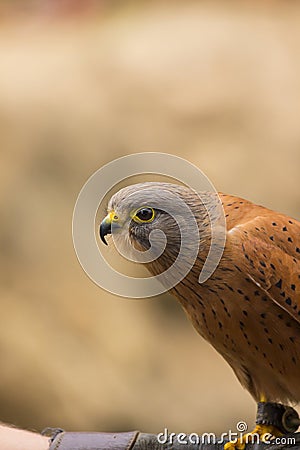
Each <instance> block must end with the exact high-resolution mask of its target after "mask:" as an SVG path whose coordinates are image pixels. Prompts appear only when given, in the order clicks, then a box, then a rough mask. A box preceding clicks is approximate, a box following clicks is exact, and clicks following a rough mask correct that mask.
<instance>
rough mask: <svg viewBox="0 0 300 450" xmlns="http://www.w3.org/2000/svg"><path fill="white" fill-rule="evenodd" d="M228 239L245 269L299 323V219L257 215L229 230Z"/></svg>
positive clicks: (247, 274)
mask: <svg viewBox="0 0 300 450" xmlns="http://www.w3.org/2000/svg"><path fill="white" fill-rule="evenodd" d="M270 217H271V220H270ZM274 217H276V219H274ZM228 239H229V241H231V243H232V244H233V245H232V248H233V251H235V252H239V254H237V255H236V256H238V257H239V261H241V267H240V268H241V270H242V271H243V273H244V274H245V275H246V276H248V277H249V280H251V281H252V282H253V283H255V284H256V286H257V288H258V289H259V290H261V291H263V292H264V293H265V295H267V296H268V297H269V298H270V299H272V300H273V301H274V302H275V303H276V304H277V305H279V306H280V307H281V308H282V309H284V310H285V311H287V312H288V313H289V314H290V316H291V317H293V318H294V319H295V320H297V322H299V323H300V223H299V222H297V221H296V220H293V219H290V218H289V217H286V216H284V215H281V214H275V213H274V215H273V217H272V216H269V215H267V216H258V217H256V218H255V219H253V220H250V221H249V222H246V223H243V224H242V225H237V226H235V227H234V228H232V229H231V230H229V235H228Z"/></svg>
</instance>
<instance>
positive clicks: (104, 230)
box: [99, 222, 111, 245]
mask: <svg viewBox="0 0 300 450" xmlns="http://www.w3.org/2000/svg"><path fill="white" fill-rule="evenodd" d="M99 234H100V238H101V241H102V242H103V243H104V244H105V245H108V244H107V242H106V239H105V236H106V235H107V234H111V224H110V223H109V222H102V223H101V225H100V230H99Z"/></svg>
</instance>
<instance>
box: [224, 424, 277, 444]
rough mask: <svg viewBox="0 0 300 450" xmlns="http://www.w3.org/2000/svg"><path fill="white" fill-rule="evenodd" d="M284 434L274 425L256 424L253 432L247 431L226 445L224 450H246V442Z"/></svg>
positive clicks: (254, 442)
mask: <svg viewBox="0 0 300 450" xmlns="http://www.w3.org/2000/svg"><path fill="white" fill-rule="evenodd" d="M280 436H283V434H282V433H281V432H280V431H279V430H278V429H277V428H275V427H274V426H273V425H256V427H255V428H254V430H253V431H251V433H245V434H244V435H243V436H242V437H241V438H239V439H236V440H234V441H231V442H227V443H226V444H225V445H224V450H244V449H245V447H246V444H251V443H253V444H256V443H258V441H262V442H264V439H266V440H267V441H269V440H270V439H271V438H272V437H280Z"/></svg>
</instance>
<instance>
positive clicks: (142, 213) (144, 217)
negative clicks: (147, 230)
mask: <svg viewBox="0 0 300 450" xmlns="http://www.w3.org/2000/svg"><path fill="white" fill-rule="evenodd" d="M135 216H136V217H137V218H138V219H139V220H141V221H142V222H150V221H151V220H153V219H154V210H153V209H152V208H141V209H139V210H138V211H137V212H136V213H135Z"/></svg>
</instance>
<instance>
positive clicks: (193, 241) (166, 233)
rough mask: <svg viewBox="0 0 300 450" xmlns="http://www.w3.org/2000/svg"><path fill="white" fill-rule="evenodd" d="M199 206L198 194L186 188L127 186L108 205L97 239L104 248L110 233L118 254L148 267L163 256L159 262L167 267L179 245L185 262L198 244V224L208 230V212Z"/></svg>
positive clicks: (166, 185)
mask: <svg viewBox="0 0 300 450" xmlns="http://www.w3.org/2000/svg"><path fill="white" fill-rule="evenodd" d="M200 206H201V200H199V197H198V196H197V194H196V193H195V192H194V191H193V190H191V189H189V188H187V187H185V186H181V185H176V184H171V183H159V182H148V183H139V184H134V185H130V186H128V187H125V188H123V189H121V190H120V191H118V192H117V193H116V194H115V195H113V197H112V198H111V200H110V201H109V204H108V214H107V216H106V217H105V218H104V219H103V221H102V223H101V226H100V237H101V239H102V241H103V242H104V243H105V244H106V240H105V236H106V235H107V234H111V233H112V234H113V238H114V243H115V245H116V246H117V247H118V250H119V251H120V253H121V254H123V255H124V256H125V257H127V258H129V259H132V260H134V261H139V262H145V263H147V262H149V261H153V260H157V258H158V257H159V256H161V255H163V254H164V258H163V259H162V258H161V260H163V261H164V262H165V263H166V262H168V264H169V265H170V264H172V262H173V261H174V259H176V257H177V255H178V252H179V251H181V250H180V247H181V243H182V241H183V242H184V247H185V252H186V257H185V258H184V259H186V258H188V252H189V248H191V249H192V248H193V252H195V250H194V249H195V247H196V245H199V243H200V242H201V235H200V239H199V229H198V223H201V224H202V225H203V229H207V227H206V225H205V224H206V222H207V221H206V216H207V211H206V209H205V207H203V208H202V207H200ZM202 234H203V233H202ZM137 254H138V255H139V256H138V257H137ZM172 260H173V261H172ZM164 265H165V264H164Z"/></svg>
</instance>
